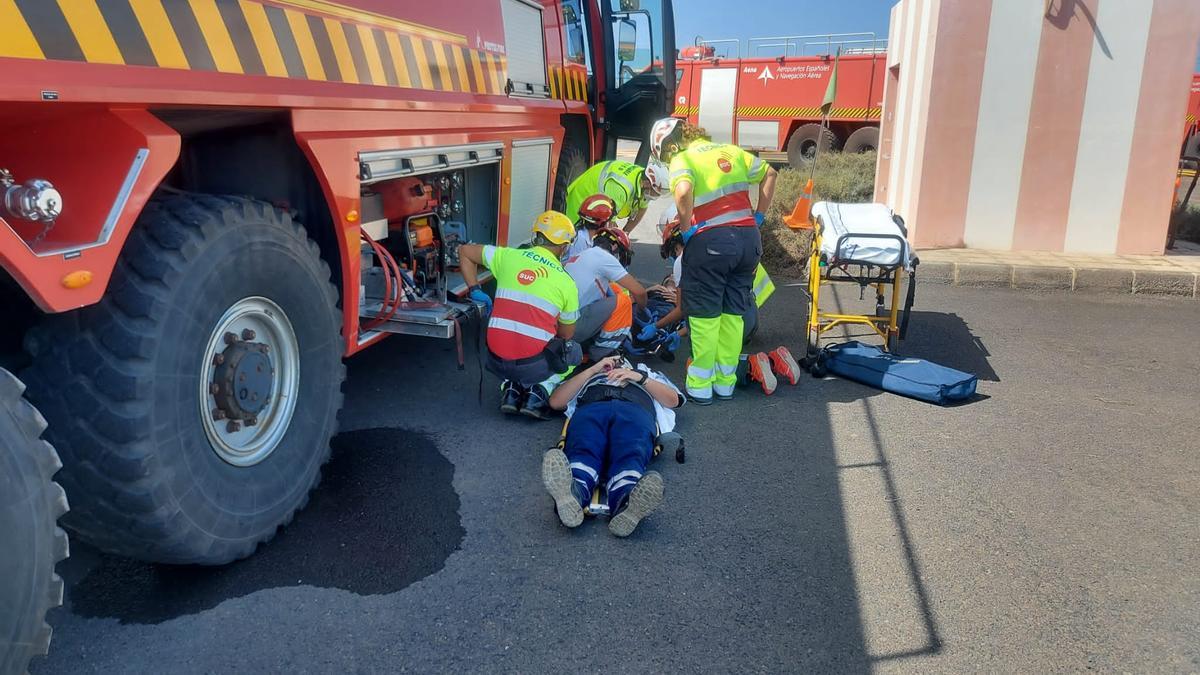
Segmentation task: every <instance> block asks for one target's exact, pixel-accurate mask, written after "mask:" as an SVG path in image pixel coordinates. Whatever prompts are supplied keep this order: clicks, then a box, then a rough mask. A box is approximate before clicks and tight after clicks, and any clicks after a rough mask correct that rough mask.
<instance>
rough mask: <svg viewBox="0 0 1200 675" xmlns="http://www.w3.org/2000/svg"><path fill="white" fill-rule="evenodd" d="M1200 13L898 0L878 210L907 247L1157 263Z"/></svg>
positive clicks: (1128, 1) (1058, 0)
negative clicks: (1111, 256)
mask: <svg viewBox="0 0 1200 675" xmlns="http://www.w3.org/2000/svg"><path fill="white" fill-rule="evenodd" d="M1197 42H1200V0H900V2H899V3H898V4H897V5H896V6H895V7H894V8H893V9H892V17H891V43H890V48H889V53H888V69H889V72H888V76H887V78H886V82H885V89H884V119H883V121H882V128H881V134H880V138H881V141H880V153H879V170H878V172H877V174H876V184H875V198H876V200H877V201H881V202H884V203H886V204H888V205H890V206H892V208H894V209H895V210H896V212H897V213H900V214H901V215H903V216H904V217H905V219H906V221H907V222H908V224H909V228H910V233H911V236H912V238H913V241H914V243H915V244H916V245H917V246H918V247H925V248H929V247H962V246H966V247H972V248H990V249H1017V250H1047V251H1072V252H1088V253H1162V252H1163V246H1164V243H1165V239H1166V229H1167V220H1168V217H1169V211H1170V203H1171V198H1172V194H1173V185H1174V175H1175V168H1176V163H1177V159H1178V156H1179V149H1180V143H1181V141H1182V140H1183V137H1182V134H1183V128H1184V115H1185V109H1186V107H1187V102H1188V96H1189V93H1190V85H1191V79H1192V71H1193V68H1194V66H1195V59H1196V45H1197Z"/></svg>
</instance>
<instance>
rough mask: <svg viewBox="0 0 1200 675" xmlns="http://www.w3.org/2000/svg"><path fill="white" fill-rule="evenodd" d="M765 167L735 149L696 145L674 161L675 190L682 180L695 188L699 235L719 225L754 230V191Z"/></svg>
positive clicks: (708, 143) (695, 213)
mask: <svg viewBox="0 0 1200 675" xmlns="http://www.w3.org/2000/svg"><path fill="white" fill-rule="evenodd" d="M762 167H763V164H762V163H761V160H758V159H757V158H754V157H751V156H750V155H749V154H748V153H746V151H744V150H742V149H741V148H739V147H737V146H735V145H721V144H716V143H710V142H708V141H696V142H694V143H692V144H691V145H689V146H688V147H687V148H686V149H685V150H684V151H683V152H680V153H679V154H677V155H676V156H675V157H674V159H672V160H671V178H672V187H674V184H675V182H676V181H678V180H680V179H686V180H687V181H688V182H690V183H691V184H692V195H693V200H694V201H693V205H694V210H693V211H692V218H693V220H694V221H695V222H696V223H700V224H701V225H702V227H701V228H699V229H697V230H696V231H697V232H699V231H700V230H702V229H705V228H708V227H716V226H718V225H746V226H750V225H754V224H755V223H754V210H753V206H752V205H751V203H750V187H751V185H753V184H755V183H757V182H758V181H760V180H762V175H763V174H764V173H765V171H764V169H763V168H762ZM692 234H695V232H693V233H692ZM689 236H690V235H689Z"/></svg>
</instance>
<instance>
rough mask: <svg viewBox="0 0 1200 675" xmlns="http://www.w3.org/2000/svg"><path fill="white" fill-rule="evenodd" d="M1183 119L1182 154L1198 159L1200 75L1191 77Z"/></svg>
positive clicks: (1199, 149)
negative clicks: (1190, 91) (1190, 86)
mask: <svg viewBox="0 0 1200 675" xmlns="http://www.w3.org/2000/svg"><path fill="white" fill-rule="evenodd" d="M1185 115H1186V116H1185V118H1184V132H1183V138H1184V141H1183V154H1184V155H1185V156H1187V157H1200V73H1196V74H1195V75H1193V76H1192V95H1191V97H1190V98H1188V107H1187V113H1185Z"/></svg>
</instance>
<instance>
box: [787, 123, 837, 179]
mask: <svg viewBox="0 0 1200 675" xmlns="http://www.w3.org/2000/svg"><path fill="white" fill-rule="evenodd" d="M818 149H819V150H820V151H821V152H829V151H831V150H837V149H838V138H837V136H836V135H834V133H833V132H832V131H830V130H828V129H826V128H824V127H822V126H821V125H820V124H805V125H803V126H801V127H799V128H797V129H796V130H795V131H793V132H792V137H791V138H790V139H788V145H787V153H788V163H789V164H791V165H792V168H795V169H799V168H800V165H801V164H803V163H804V161H805V160H808V159H812V158H813V155H815V154H816V153H817V151H818Z"/></svg>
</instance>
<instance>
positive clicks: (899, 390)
mask: <svg viewBox="0 0 1200 675" xmlns="http://www.w3.org/2000/svg"><path fill="white" fill-rule="evenodd" d="M823 372H830V373H833V374H834V375H838V376H840V377H844V378H846V379H848V380H854V381H855V382H861V383H863V384H866V385H870V386H872V387H876V388H879V389H882V390H884V391H890V392H892V393H895V394H901V395H903V396H908V397H911V398H915V399H919V400H922V401H929V402H930V403H937V404H939V405H946V404H948V403H956V402H959V401H965V400H967V399H969V398H971V397H972V396H974V395H975V385H976V383H977V382H978V380H979V378H978V377H976V376H975V375H972V374H970V373H964V372H962V371H961V370H955V369H953V368H947V367H946V366H941V365H938V364H936V363H931V362H929V361H925V360H923V359H913V358H906V357H903V356H898V355H896V354H891V353H889V352H885V351H883V350H882V349H880V348H879V347H875V346H872V345H866V344H863V343H861V342H857V341H852V342H845V343H842V344H833V345H829V346H828V347H825V348H824V349H822V350H821V353H820V354H819V355H818V356H817V361H816V363H815V364H814V365H813V373H814V374H817V375H820V374H822V373H823Z"/></svg>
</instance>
